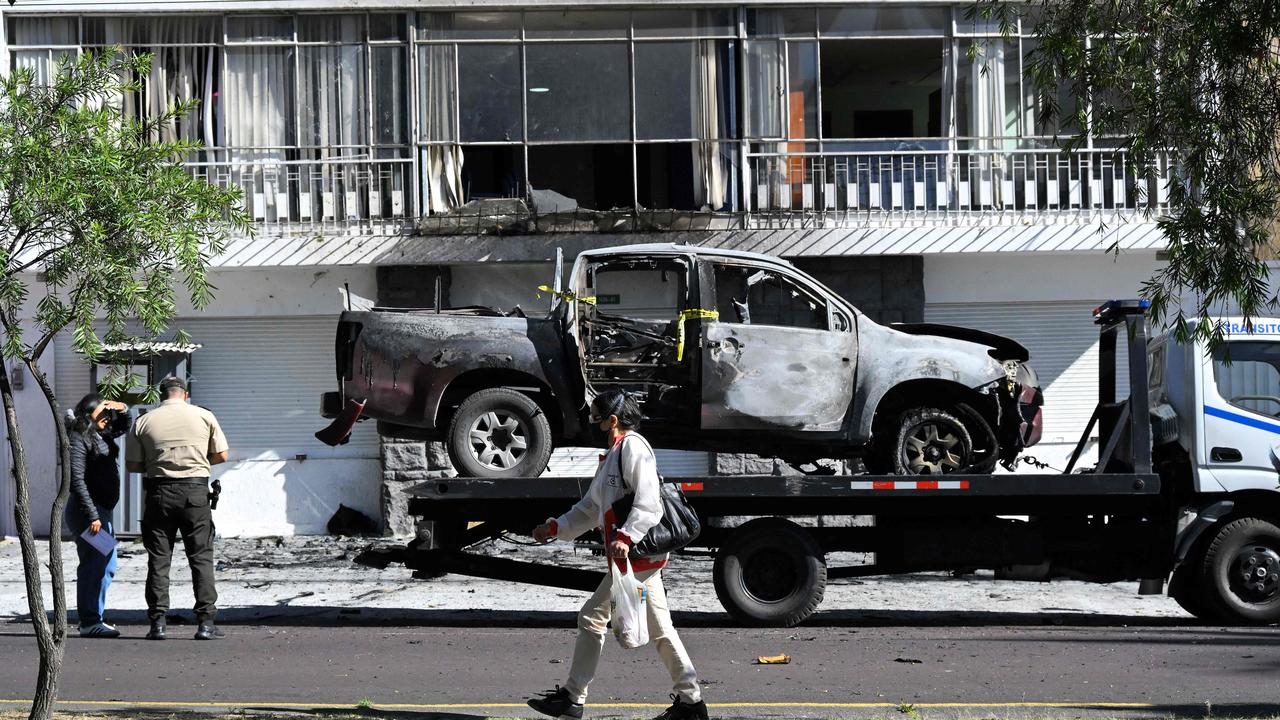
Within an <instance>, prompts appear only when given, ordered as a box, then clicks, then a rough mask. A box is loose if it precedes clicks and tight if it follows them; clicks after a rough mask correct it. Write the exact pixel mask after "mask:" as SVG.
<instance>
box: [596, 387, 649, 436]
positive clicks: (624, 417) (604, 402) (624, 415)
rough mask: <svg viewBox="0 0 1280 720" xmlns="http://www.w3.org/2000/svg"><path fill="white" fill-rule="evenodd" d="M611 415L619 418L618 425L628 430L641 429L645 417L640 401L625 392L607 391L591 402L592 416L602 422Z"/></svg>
mask: <svg viewBox="0 0 1280 720" xmlns="http://www.w3.org/2000/svg"><path fill="white" fill-rule="evenodd" d="M610 415H617V416H618V424H619V425H621V426H622V427H624V428H627V429H635V428H638V427H640V420H641V419H642V418H643V417H644V416H643V415H641V413H640V401H639V400H637V399H636V396H635V395H632V394H631V393H629V392H627V391H625V390H606V391H604V392H602V393H600V394H599V395H597V396H596V398H595V399H594V400H592V401H591V416H592V417H598V418H600V419H601V420H603V419H604V418H607V417H609V416H610Z"/></svg>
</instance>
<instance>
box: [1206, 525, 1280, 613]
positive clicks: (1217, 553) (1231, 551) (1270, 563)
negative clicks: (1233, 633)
mask: <svg viewBox="0 0 1280 720" xmlns="http://www.w3.org/2000/svg"><path fill="white" fill-rule="evenodd" d="M1201 570H1202V576H1203V577H1204V579H1205V583H1206V584H1205V588H1204V590H1205V597H1206V599H1207V600H1208V602H1209V605H1210V606H1211V607H1212V609H1213V610H1219V611H1221V613H1220V615H1221V616H1222V617H1224V618H1227V619H1229V620H1231V621H1234V622H1239V623H1245V624H1250V625H1269V624H1271V623H1274V622H1277V621H1280V527H1276V526H1275V525H1273V524H1271V523H1269V522H1267V521H1265V520H1260V519H1258V518H1240V519H1239V520H1235V521H1232V522H1230V523H1227V524H1226V525H1224V526H1223V527H1222V528H1221V529H1220V530H1218V533H1217V534H1216V535H1215V536H1214V537H1213V539H1212V540H1211V541H1210V542H1209V545H1208V546H1207V547H1206V548H1205V552H1204V561H1203V564H1202V565H1201Z"/></svg>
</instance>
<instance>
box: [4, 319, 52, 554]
mask: <svg viewBox="0 0 1280 720" xmlns="http://www.w3.org/2000/svg"><path fill="white" fill-rule="evenodd" d="M23 332H24V334H29V333H33V332H34V329H33V328H32V327H31V324H30V323H23ZM5 364H6V366H7V367H8V368H9V369H10V377H11V378H12V377H13V374H12V373H13V372H14V368H15V366H20V367H21V370H20V371H18V372H20V373H21V375H22V378H23V383H22V389H21V390H19V389H17V388H16V387H15V388H14V392H13V400H14V404H15V406H16V408H17V412H18V428H19V431H20V432H21V434H22V447H23V449H24V450H25V451H26V458H27V477H28V480H29V482H30V489H31V524H32V526H33V527H34V528H35V532H36V534H38V535H48V534H49V520H50V517H49V510H50V508H52V507H53V498H54V496H55V495H57V492H58V458H57V451H56V450H55V448H56V439H55V437H56V435H55V430H54V426H53V416H52V415H51V414H50V412H49V405H48V403H46V402H45V399H44V394H43V393H42V392H40V388H39V386H37V385H36V383H35V381H34V380H32V379H31V375H30V373H28V372H27V369H26V367H25V366H22V364H21V363H19V362H16V361H5ZM40 367H41V368H42V369H43V370H44V372H45V374H46V376H47V377H48V378H49V381H50V382H53V381H54V379H55V378H54V360H53V353H52V352H47V353H46V354H45V356H44V357H43V358H42V359H41V363H40ZM0 443H2V444H3V449H0V457H2V458H3V459H4V476H3V478H0V508H3V510H2V514H0V535H15V534H17V527H16V526H15V525H14V521H13V512H12V510H11V508H12V507H13V503H14V502H16V500H17V495H16V488H15V485H14V480H13V472H12V468H13V453H12V452H11V450H10V449H9V436H8V432H7V427H6V426H5V423H4V422H3V420H2V419H0Z"/></svg>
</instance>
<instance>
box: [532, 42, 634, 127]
mask: <svg viewBox="0 0 1280 720" xmlns="http://www.w3.org/2000/svg"><path fill="white" fill-rule="evenodd" d="M525 58H526V62H527V64H528V66H527V69H526V73H527V76H528V83H529V87H528V89H527V95H528V97H527V102H528V113H529V139H530V140H627V139H629V138H630V136H631V98H630V92H629V89H630V85H631V83H630V72H629V69H628V59H627V45H626V44H625V43H547V44H536V45H535V44H530V45H528V46H526V48H525Z"/></svg>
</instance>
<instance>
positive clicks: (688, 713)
mask: <svg viewBox="0 0 1280 720" xmlns="http://www.w3.org/2000/svg"><path fill="white" fill-rule="evenodd" d="M671 700H672V703H671V707H669V708H667V709H666V710H665V711H663V713H662V714H661V715H659V716H658V717H656V718H654V719H653V720H707V704H706V703H704V702H702V701H701V700H699V701H698V702H696V703H687V702H685V701H684V700H681V699H680V697H679V696H678V695H672V696H671Z"/></svg>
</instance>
